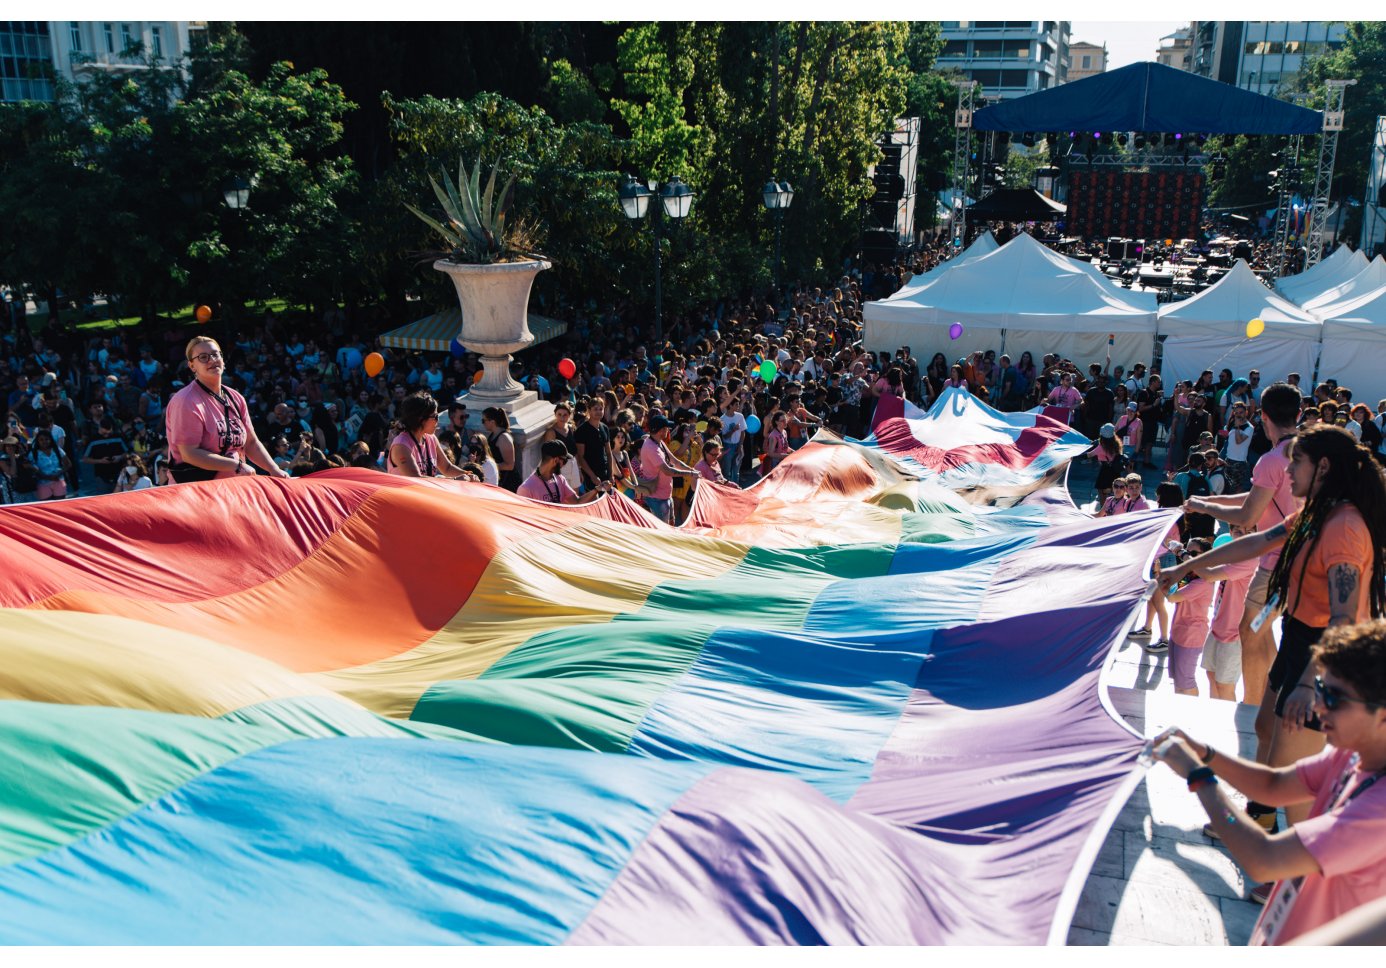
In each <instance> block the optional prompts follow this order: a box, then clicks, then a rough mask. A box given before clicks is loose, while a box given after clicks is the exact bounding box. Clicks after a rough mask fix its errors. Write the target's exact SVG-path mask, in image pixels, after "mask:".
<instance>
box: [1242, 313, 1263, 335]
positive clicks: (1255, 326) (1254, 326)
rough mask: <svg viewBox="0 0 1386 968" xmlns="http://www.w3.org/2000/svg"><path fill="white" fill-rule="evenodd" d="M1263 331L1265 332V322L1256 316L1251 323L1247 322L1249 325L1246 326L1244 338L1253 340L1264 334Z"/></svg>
mask: <svg viewBox="0 0 1386 968" xmlns="http://www.w3.org/2000/svg"><path fill="white" fill-rule="evenodd" d="M1265 331H1266V321H1265V320H1263V319H1262V318H1261V317H1260V316H1257V317H1256V318H1255V319H1253V320H1252V321H1251V322H1249V323H1247V324H1246V338H1247V339H1255V338H1256V337H1258V336H1260V335H1261V334H1262V333H1264V332H1265Z"/></svg>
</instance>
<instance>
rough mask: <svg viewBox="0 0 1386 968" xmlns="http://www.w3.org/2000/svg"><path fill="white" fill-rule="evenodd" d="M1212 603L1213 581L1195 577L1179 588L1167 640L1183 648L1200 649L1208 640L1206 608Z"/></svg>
mask: <svg viewBox="0 0 1386 968" xmlns="http://www.w3.org/2000/svg"><path fill="white" fill-rule="evenodd" d="M1212 604H1213V583H1212V582H1210V581H1204V580H1203V579H1202V578H1195V579H1194V580H1193V581H1191V582H1189V583H1188V584H1187V585H1185V586H1184V587H1183V588H1181V589H1179V601H1178V602H1176V603H1175V606H1174V621H1173V622H1171V623H1170V629H1169V640H1170V641H1171V642H1173V643H1174V644H1175V645H1177V646H1180V647H1182V648H1185V649H1201V648H1203V643H1204V642H1206V641H1208V608H1209V606H1210V605H1212Z"/></svg>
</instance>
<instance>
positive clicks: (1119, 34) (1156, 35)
mask: <svg viewBox="0 0 1386 968" xmlns="http://www.w3.org/2000/svg"><path fill="white" fill-rule="evenodd" d="M1188 23H1189V22H1188V21H1187V20H1160V21H1157V20H1142V21H1135V22H1132V21H1115V20H1075V21H1073V27H1072V29H1071V30H1070V33H1069V38H1070V40H1072V41H1074V42H1077V41H1080V40H1081V41H1085V42H1087V43H1089V44H1097V45H1098V46H1099V47H1100V46H1101V45H1102V44H1104V43H1105V44H1106V45H1107V70H1109V71H1110V70H1115V69H1116V68H1118V67H1125V66H1126V65H1127V64H1136V63H1139V62H1141V61H1153V60H1154V59H1155V50H1156V48H1157V47H1159V46H1160V38H1161V37H1164V36H1166V35H1167V34H1172V33H1174V31H1176V30H1178V29H1179V28H1180V27H1185V26H1187V25H1188Z"/></svg>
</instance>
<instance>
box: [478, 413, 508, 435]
mask: <svg viewBox="0 0 1386 968" xmlns="http://www.w3.org/2000/svg"><path fill="white" fill-rule="evenodd" d="M481 419H482V420H489V421H491V423H493V424H495V425H496V426H497V427H499V428H501V429H502V430H505V429H506V428H508V427H509V426H510V418H509V417H507V416H506V415H505V410H504V408H502V407H487V408H486V409H485V410H483V411H481Z"/></svg>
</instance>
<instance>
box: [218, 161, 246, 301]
mask: <svg viewBox="0 0 1386 968" xmlns="http://www.w3.org/2000/svg"><path fill="white" fill-rule="evenodd" d="M252 187H254V186H253V182H251V181H247V180H246V179H244V178H242V177H240V176H239V175H237V176H236V177H234V178H230V179H227V180H226V181H225V182H224V183H223V184H222V186H221V198H222V201H223V202H224V203H225V204H226V207H227V208H229V209H231V211H233V212H242V211H245V210H246V209H247V208H249V207H250V189H251V188H252ZM238 221H239V219H238ZM240 231H243V230H238V231H237V234H240ZM228 249H231V251H232V253H233V254H234V249H232V248H231V247H230V246H228ZM234 276H235V266H234V263H233V265H232V277H233V278H234Z"/></svg>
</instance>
